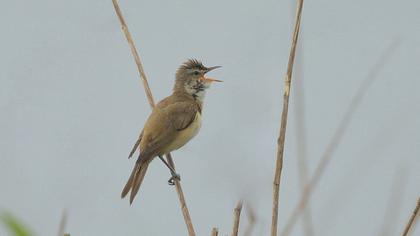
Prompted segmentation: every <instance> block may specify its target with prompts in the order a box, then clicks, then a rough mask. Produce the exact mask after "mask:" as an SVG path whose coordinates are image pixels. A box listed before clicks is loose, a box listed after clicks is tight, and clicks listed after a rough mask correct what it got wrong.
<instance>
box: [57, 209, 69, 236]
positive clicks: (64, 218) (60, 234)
mask: <svg viewBox="0 0 420 236" xmlns="http://www.w3.org/2000/svg"><path fill="white" fill-rule="evenodd" d="M66 225H67V211H66V210H65V209H64V210H63V213H61V219H60V224H59V225H58V233H57V235H58V236H63V235H64V230H65V229H66Z"/></svg>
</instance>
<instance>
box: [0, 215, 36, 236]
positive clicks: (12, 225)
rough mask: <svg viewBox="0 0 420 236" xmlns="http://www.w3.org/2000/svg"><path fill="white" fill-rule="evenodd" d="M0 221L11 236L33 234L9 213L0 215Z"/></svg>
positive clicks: (29, 235) (28, 235)
mask: <svg viewBox="0 0 420 236" xmlns="http://www.w3.org/2000/svg"><path fill="white" fill-rule="evenodd" d="M0 220H1V221H2V222H3V224H4V225H5V226H6V227H7V229H8V230H9V231H10V233H11V235H13V236H34V234H33V233H32V232H31V231H30V230H29V229H28V228H27V227H26V226H25V225H24V224H23V223H22V222H21V221H20V220H18V219H17V218H15V217H14V216H13V215H11V214H10V213H3V214H1V215H0Z"/></svg>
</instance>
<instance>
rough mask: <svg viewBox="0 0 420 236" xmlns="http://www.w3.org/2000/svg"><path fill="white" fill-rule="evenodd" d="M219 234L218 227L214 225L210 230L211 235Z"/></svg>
mask: <svg viewBox="0 0 420 236" xmlns="http://www.w3.org/2000/svg"><path fill="white" fill-rule="evenodd" d="M218 234H219V229H218V228H216V227H214V228H213V229H212V230H211V236H217V235H218Z"/></svg>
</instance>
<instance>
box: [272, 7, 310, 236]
mask: <svg viewBox="0 0 420 236" xmlns="http://www.w3.org/2000/svg"><path fill="white" fill-rule="evenodd" d="M302 7H303V0H299V1H298V5H297V9H296V18H295V27H294V31H293V37H292V46H291V49H290V54H289V62H288V64H287V74H286V77H285V78H284V93H283V111H282V114H281V124H280V134H279V138H278V140H277V145H278V148H277V161H276V171H275V174H274V181H273V209H272V217H271V236H276V235H277V223H278V210H279V191H280V180H281V171H282V169H283V154H284V141H285V138H286V125H287V113H288V110H289V95H290V85H291V82H292V72H293V63H294V59H295V53H296V45H297V41H298V36H299V29H300V19H301V14H302Z"/></svg>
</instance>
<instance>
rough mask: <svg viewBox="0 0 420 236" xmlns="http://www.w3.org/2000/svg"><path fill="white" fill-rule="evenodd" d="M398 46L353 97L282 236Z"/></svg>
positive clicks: (384, 56)
mask: <svg viewBox="0 0 420 236" xmlns="http://www.w3.org/2000/svg"><path fill="white" fill-rule="evenodd" d="M398 45H399V41H398V40H394V41H392V42H391V44H390V45H389V46H388V47H387V49H386V50H385V51H384V53H383V54H382V55H381V56H380V57H379V60H378V61H376V63H375V64H374V66H373V67H372V69H371V70H370V71H369V73H368V74H367V76H366V77H365V79H364V80H363V82H362V84H361V86H360V87H359V88H358V90H357V92H356V93H355V95H354V96H353V98H352V100H351V102H350V105H349V107H348V108H347V110H346V111H345V114H344V116H343V118H342V120H341V121H340V123H339V125H338V128H337V129H336V130H335V132H334V134H333V137H332V138H331V140H330V142H329V144H328V146H327V147H326V149H325V151H324V153H323V155H322V157H321V160H320V161H319V163H318V165H317V167H316V169H315V171H314V174H313V175H312V177H311V179H310V181H309V182H308V184H307V185H306V186H305V188H304V189H303V193H302V196H301V198H300V200H299V202H298V205H297V206H296V207H295V208H294V209H293V211H292V214H291V216H290V217H289V219H288V220H287V223H286V226H285V227H284V229H283V231H282V236H287V235H289V234H290V233H291V231H292V229H293V227H294V225H295V224H296V222H297V220H298V218H299V216H300V215H301V214H302V212H303V210H304V209H305V207H306V205H307V203H308V202H309V199H310V196H311V195H312V192H313V189H314V188H315V187H316V186H317V184H318V182H319V181H320V179H321V177H322V175H323V174H324V172H325V169H326V167H327V166H328V163H329V162H330V161H331V158H332V156H333V153H334V151H335V150H336V148H337V146H338V144H339V143H340V142H341V140H342V138H343V136H344V133H345V132H346V130H347V128H348V127H349V124H350V121H351V120H352V118H353V114H354V113H355V111H356V109H357V108H358V106H359V105H360V103H361V101H362V100H363V98H364V96H365V95H366V92H367V90H368V88H369V87H370V86H371V85H372V83H373V81H374V80H375V79H376V78H377V77H378V76H377V75H378V73H379V71H381V69H382V68H383V66H384V65H385V63H386V62H387V61H388V60H389V58H390V57H391V55H392V54H393V53H394V51H395V49H396V48H397V46H398Z"/></svg>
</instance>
